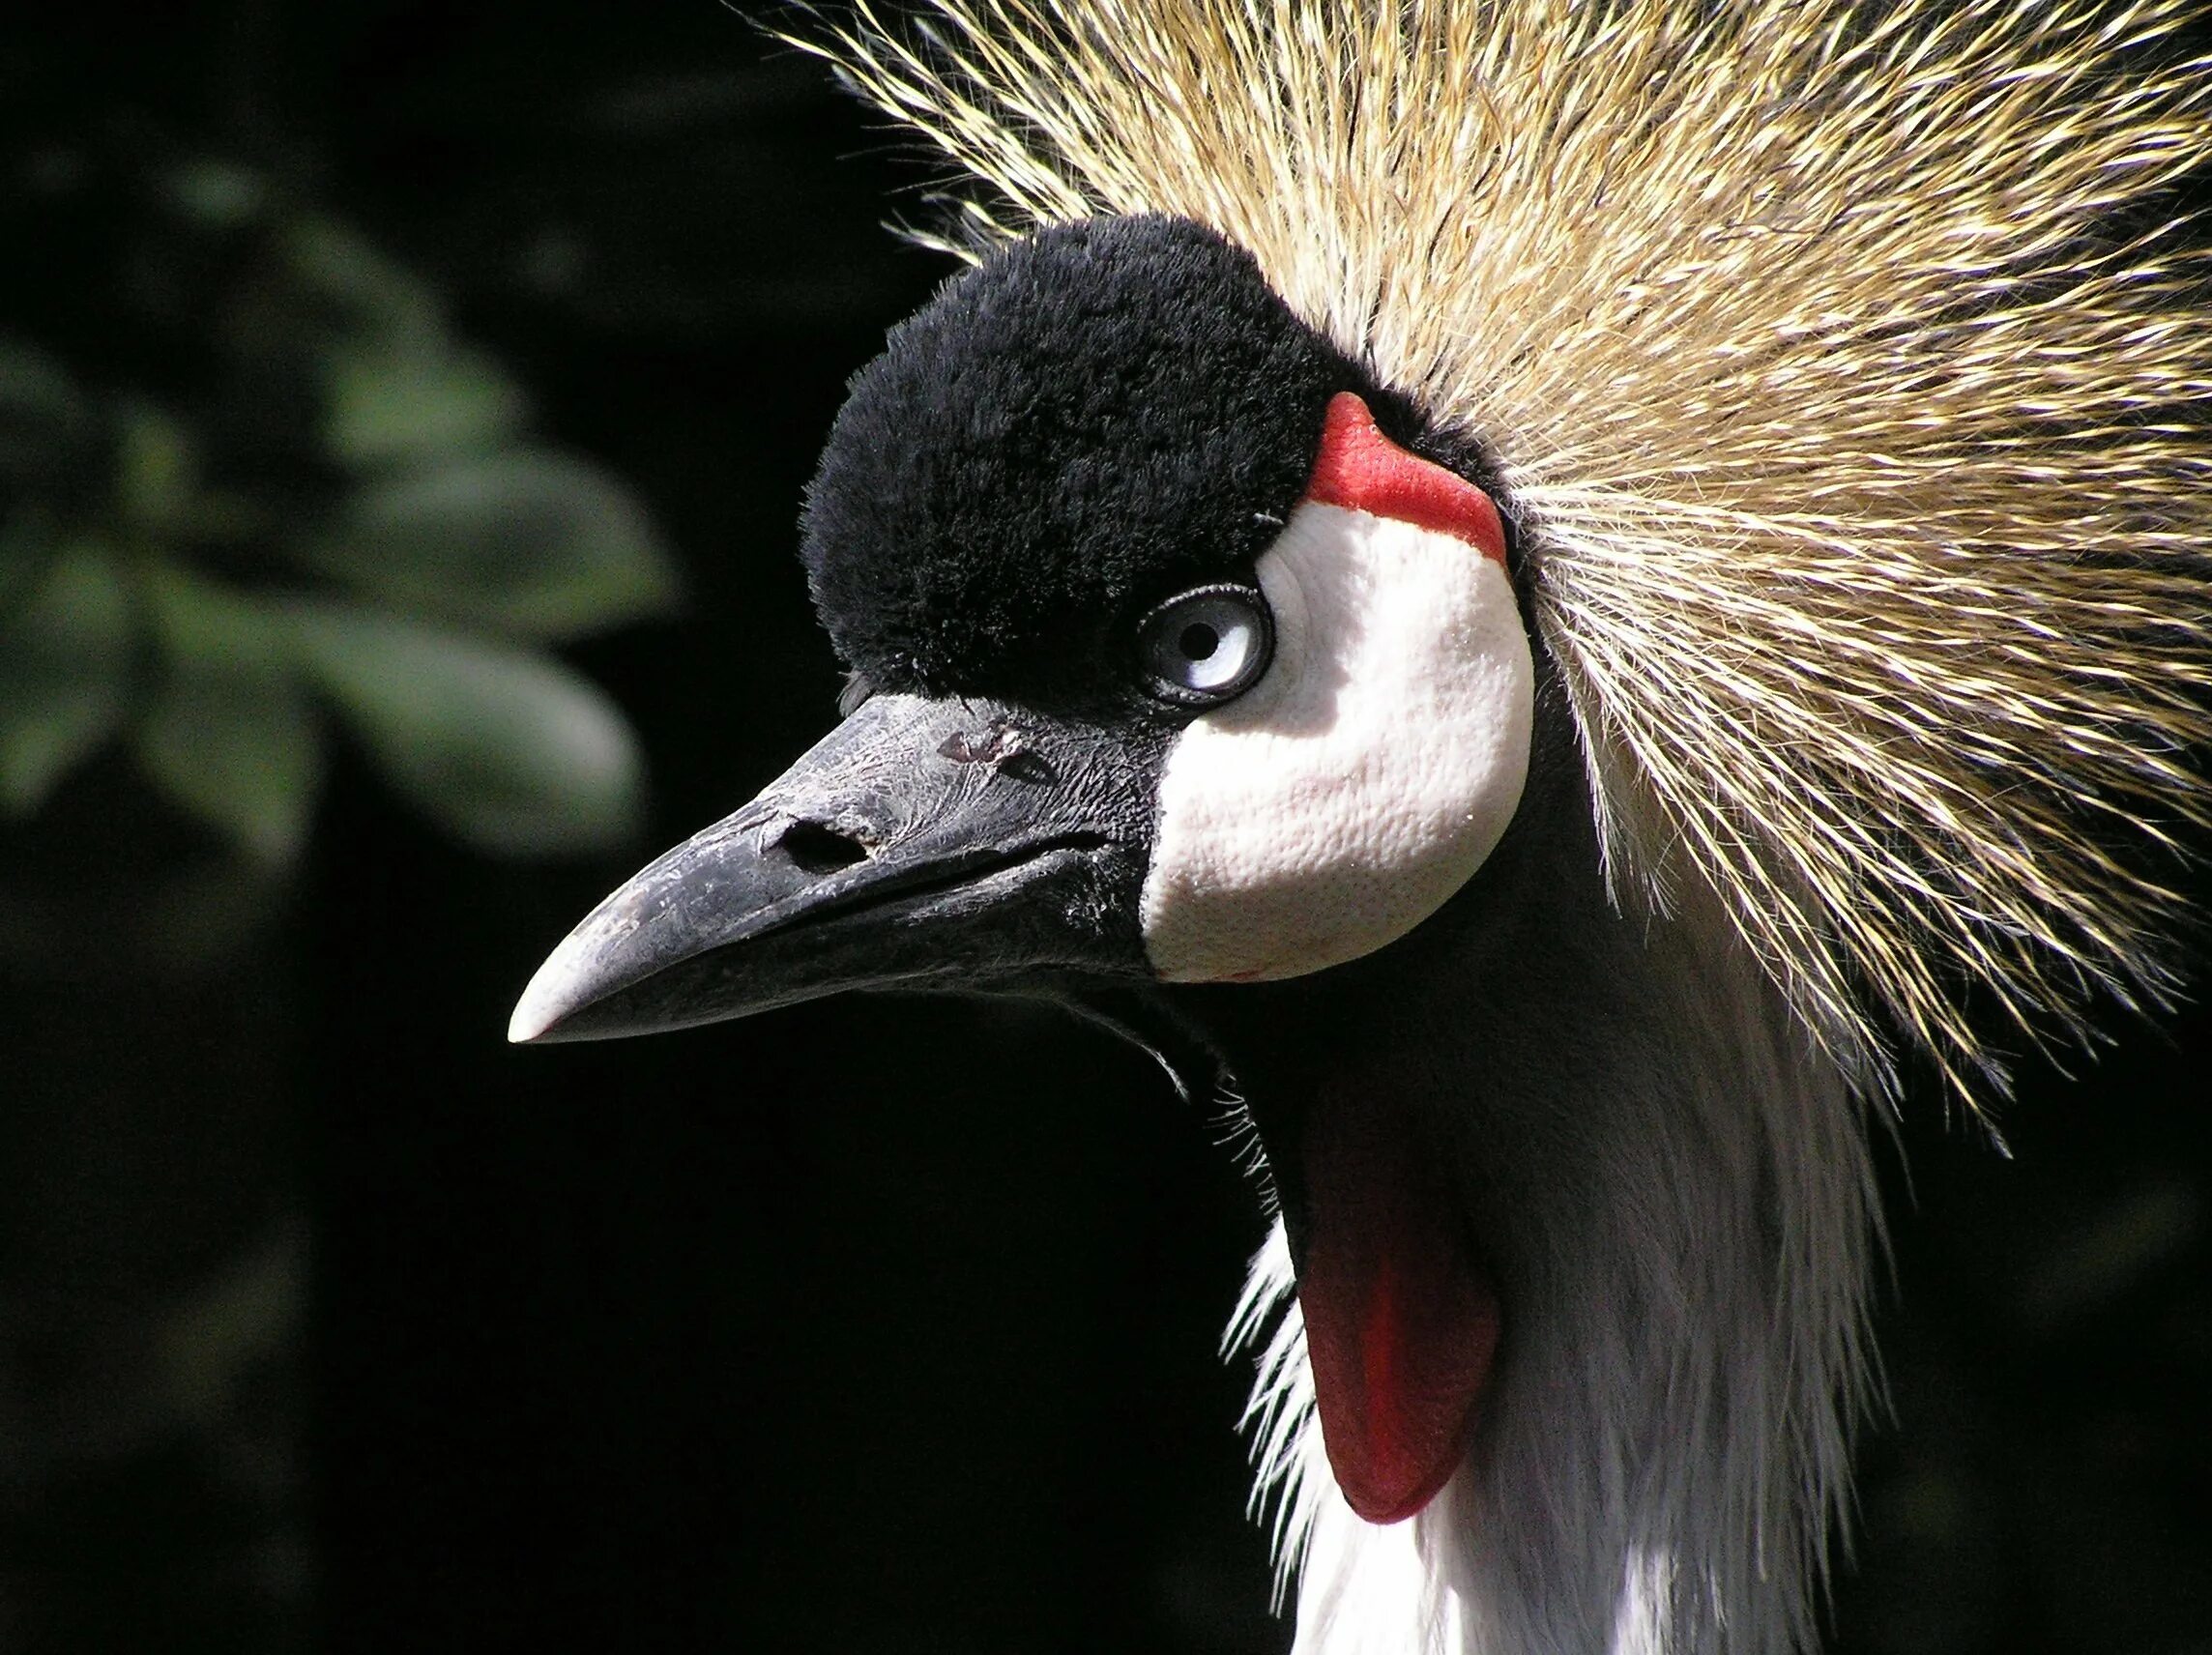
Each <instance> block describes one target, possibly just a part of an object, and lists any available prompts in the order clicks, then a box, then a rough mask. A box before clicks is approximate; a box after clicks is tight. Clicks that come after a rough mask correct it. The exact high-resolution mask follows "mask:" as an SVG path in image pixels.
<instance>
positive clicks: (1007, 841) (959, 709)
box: [508, 695, 1165, 1041]
mask: <svg viewBox="0 0 2212 1655" xmlns="http://www.w3.org/2000/svg"><path fill="white" fill-rule="evenodd" d="M1164 751H1165V737H1164V735H1162V734H1159V733H1156V732H1152V731H1150V730H1146V729H1141V728H1140V729H1132V730H1129V731H1126V732H1118V731H1114V730H1111V729H1108V728H1105V727H1102V726H1099V725H1094V724H1091V723H1086V722H1082V721H1078V720H1072V719H1066V718H1062V717H1057V716H1053V715H1047V714H1041V713H1037V712H1034V711H1030V710H1028V709H1021V708H1014V707H1009V706H1003V705H1000V704H997V703H993V702H988V701H975V700H970V701H956V700H923V699H921V698H919V697H917V696H910V695H879V696H876V697H875V698H874V699H872V700H870V701H868V702H866V703H864V704H863V705H862V706H861V707H860V708H859V710H858V711H855V712H854V713H853V715H852V716H851V717H849V718H847V719H846V720H845V721H844V722H843V723H842V724H840V725H838V726H837V728H836V729H834V730H832V731H831V732H830V733H829V736H827V737H826V738H824V740H822V741H820V742H819V743H817V744H816V745H815V747H814V748H813V749H812V750H811V751H810V752H808V753H807V754H806V755H805V757H803V758H801V759H800V761H799V762H798V763H797V764H796V765H794V766H792V768H791V769H789V770H787V771H785V772H784V774H783V775H782V776H781V777H779V778H778V779H777V780H776V781H775V782H774V783H772V784H771V786H770V787H769V788H768V790H767V791H766V792H764V793H763V794H761V796H760V797H759V798H756V799H754V800H753V801H752V803H750V804H748V805H746V806H745V807H744V808H743V809H742V810H740V811H739V812H738V813H737V814H736V815H734V816H731V817H729V818H727V819H726V820H724V821H722V822H718V823H716V824H715V825H714V826H713V827H710V828H708V829H707V830H706V831H705V832H703V833H700V834H698V835H697V836H695V837H693V838H691V839H689V840H686V841H685V842H684V844H681V845H679V846H677V847H676V849H674V850H673V851H670V852H669V853H668V854H667V855H666V856H664V857H661V858H660V859H659V860H657V861H655V862H654V863H653V864H652V865H651V866H650V867H648V868H646V869H645V870H644V871H643V872H642V873H640V874H638V875H637V877H636V878H634V879H632V880H631V881H630V882H629V883H628V884H627V885H626V886H623V887H622V888H621V889H619V890H617V891H616V892H615V893H614V894H613V895H612V896H610V897H608V898H607V899H606V900H605V901H604V902H602V903H600V904H599V906H598V907H597V909H595V910H594V911H593V912H592V914H591V915H589V916H588V917H587V918H586V919H585V920H584V922H583V923H582V924H581V925H579V926H577V927H576V929H575V930H574V931H572V932H571V933H569V935H568V940H567V941H566V942H564V943H563V944H561V945H560V946H559V947H558V948H556V949H554V950H553V953H552V956H551V957H550V958H549V959H547V960H546V962H545V963H544V965H542V966H540V967H539V968H538V974H537V975H536V976H534V977H533V978H531V981H530V986H529V987H528V988H527V989H525V990H524V991H523V995H522V1000H521V1002H520V1003H518V1004H517V1005H516V1006H515V1008H514V1018H513V1021H512V1023H511V1024H510V1025H509V1030H508V1037H509V1039H512V1040H517V1041H525V1040H594V1039H603V1038H607V1037H610V1036H613V1035H619V1034H647V1033H654V1032H656V1031H661V1030H667V1029H684V1028H688V1027H690V1026H692V1025H694V1024H700V1023H712V1022H716V1021H718V1020H720V1019H723V1018H728V1017H743V1016H746V1015H748V1014H749V1013H752V1012H755V1011H766V1010H769V1009H770V1008H771V1007H773V1006H778V1005H789V1004H791V1003H793V1002H798V1001H802V1000H813V999H816V998H818V997H820V996H823V995H829V994H837V993H841V992H843V991H844V990H847V989H858V988H884V987H893V986H907V987H915V988H966V989H989V988H994V987H998V988H1007V989H1012V988H1018V987H1021V986H1023V985H1034V984H1035V983H1037V982H1038V981H1040V980H1043V979H1052V978H1065V977H1069V976H1074V977H1078V978H1083V979H1091V980H1095V979H1098V978H1101V977H1103V978H1105V979H1108V980H1112V979H1115V978H1121V979H1130V978H1136V979H1144V980H1149V979H1150V975H1151V973H1150V968H1149V966H1148V965H1147V964H1146V962H1145V954H1144V944H1143V940H1142V936H1141V933H1140V929H1139V921H1138V908H1137V899H1138V893H1139V891H1140V889H1141V888H1142V886H1143V883H1144V876H1145V865H1146V858H1147V856H1148V855H1149V851H1150V840H1151V830H1152V812H1153V798H1154V793H1155V790H1156V786H1157V777H1158V773H1159V767H1160V762H1161V759H1162V756H1163V754H1164Z"/></svg>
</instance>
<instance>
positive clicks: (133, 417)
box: [115, 402, 199, 531]
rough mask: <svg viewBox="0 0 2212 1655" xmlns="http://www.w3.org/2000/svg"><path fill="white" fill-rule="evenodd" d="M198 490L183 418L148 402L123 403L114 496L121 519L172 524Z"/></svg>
mask: <svg viewBox="0 0 2212 1655" xmlns="http://www.w3.org/2000/svg"><path fill="white" fill-rule="evenodd" d="M198 491H199V459H198V456H197V455H196V454H195V453H194V452H193V445H192V434H191V432H190V430H189V429H188V428H187V427H186V425H185V423H184V421H180V420H178V419H175V418H174V417H172V416H170V415H168V414H165V413H163V412H162V411H161V410H160V409H159V408H156V407H154V406H153V405H152V404H151V403H144V402H131V403H128V404H126V405H125V407H124V409H123V411H122V418H121V420H120V421H118V423H117V428H116V445H115V500H116V506H117V507H118V508H119V509H120V510H121V511H122V513H123V516H124V518H125V520H126V521H128V522H131V523H132V524H135V525H137V526H139V527H142V528H147V529H152V530H157V531H159V530H161V529H168V528H173V527H175V526H176V525H177V524H178V522H179V521H180V520H181V519H182V518H183V517H184V516H185V514H186V513H187V511H188V510H189V508H190V506H191V502H192V497H193V496H194V495H195V494H197V493H198Z"/></svg>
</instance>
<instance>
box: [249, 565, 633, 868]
mask: <svg viewBox="0 0 2212 1655" xmlns="http://www.w3.org/2000/svg"><path fill="white" fill-rule="evenodd" d="M291 615H292V623H293V628H294V636H295V639H296V641H297V648H298V650H299V652H300V657H301V659H302V660H303V661H304V662H305V663H306V666H307V670H308V671H309V672H310V673H311V674H312V676H313V677H314V678H315V680H316V682H319V683H320V684H321V685H322V687H323V688H324V689H325V690H326V691H327V692H328V693H329V695H330V696H331V698H332V700H333V701H334V702H335V704H336V707H337V709H338V711H339V713H340V714H341V715H342V716H343V717H344V718H345V720H346V721H347V723H348V724H350V725H351V726H352V727H353V729H354V731H355V733H356V734H357V735H358V736H359V737H360V738H361V740H362V743H363V745H364V747H365V748H366V749H367V750H368V754H369V756H370V758H371V759H372V760H374V761H375V763H376V765H377V767H378V769H381V770H382V771H383V773H384V776H385V778H386V779H387V780H388V781H390V782H391V783H392V785H393V787H394V788H396V789H397V790H398V791H399V792H400V793H401V794H403V795H405V796H406V797H407V798H409V799H411V800H412V801H413V802H414V803H415V804H416V805H418V806H419V807H420V808H421V809H422V810H423V811H424V812H425V813H426V814H428V815H429V816H430V817H431V818H432V819H433V820H435V821H437V822H438V823H439V824H441V825H442V826H443V827H446V828H447V829H448V830H450V831H451V832H452V833H453V834H455V835H456V836H457V837H459V838H461V839H464V840H466V841H468V842H469V843H470V844H472V845H475V846H477V847H478V848H479V849H480V850H484V851H488V852H491V853H493V854H495V855H500V856H517V857H537V856H563V855H572V854H580V853H584V852H589V851H596V850H600V849H603V848H605V847H607V846H609V845H613V844H617V843H619V842H621V841H623V840H625V839H627V838H628V837H630V836H631V834H632V833H633V832H634V830H635V828H636V827H637V823H638V816H639V808H640V803H641V795H642V768H643V767H642V765H641V763H640V760H639V756H638V751H637V744H636V741H635V740H634V738H633V737H632V736H631V734H630V730H629V726H628V725H627V724H626V722H625V721H624V719H623V715H622V713H621V712H620V711H618V710H617V709H616V708H615V706H614V704H613V703H612V702H610V701H609V700H608V699H607V698H606V696H605V695H604V694H602V693H601V692H600V691H599V689H598V688H597V686H596V685H594V684H592V683H591V682H588V681H586V680H584V679H582V678H579V677H578V676H577V675H576V674H575V673H573V672H570V671H569V670H568V668H567V667H565V666H563V665H561V664H560V663H559V662H558V661H555V660H552V659H550V658H548V657H546V656H544V655H540V654H537V653H531V652H528V651H524V650H518V649H515V648H513V647H511V646H509V645H504V644H495V643H491V642H488V641H486V640H483V639H480V638H472V637H468V636H466V635H464V634H461V633H456V632H451V631H446V630H442V629H440V628H436V627H432V626H427V625H423V624H419V623H416V622H412V621H404V620H400V619H397V618H395V617H393V616H389V615H382V614H377V613H375V612H373V611H370V610H366V609H358V608H349V607H345V606H341V605H336V604H309V603H299V604H295V605H293V606H292V609H291Z"/></svg>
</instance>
